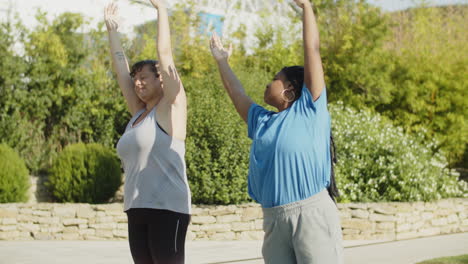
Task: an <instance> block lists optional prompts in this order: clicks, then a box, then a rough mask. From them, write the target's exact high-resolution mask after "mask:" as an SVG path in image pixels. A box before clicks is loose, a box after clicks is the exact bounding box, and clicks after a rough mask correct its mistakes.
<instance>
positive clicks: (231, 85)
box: [210, 33, 253, 122]
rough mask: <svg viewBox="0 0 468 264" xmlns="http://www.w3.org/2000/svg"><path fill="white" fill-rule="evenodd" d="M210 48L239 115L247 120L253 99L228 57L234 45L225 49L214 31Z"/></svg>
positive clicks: (225, 87)
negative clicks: (230, 64) (233, 69)
mask: <svg viewBox="0 0 468 264" xmlns="http://www.w3.org/2000/svg"><path fill="white" fill-rule="evenodd" d="M210 48H211V54H212V55H213V57H214V59H215V60H216V63H217V65H218V69H219V73H220V74H221V79H222V81H223V85H224V89H226V91H227V93H228V95H229V97H230V98H231V100H232V102H233V103H234V106H235V107H236V110H237V112H238V113H239V115H240V116H241V117H242V119H244V121H245V122H247V118H248V113H249V108H250V106H251V105H252V103H253V101H252V99H250V97H248V96H247V95H246V94H245V91H244V87H242V84H241V83H240V81H239V79H237V77H236V75H235V74H234V72H233V71H232V69H231V67H230V66H229V62H228V59H229V56H230V55H231V52H232V45H231V46H230V47H229V49H225V48H224V47H223V44H222V43H221V40H220V39H219V37H218V36H217V35H216V33H213V36H212V37H211V40H210Z"/></svg>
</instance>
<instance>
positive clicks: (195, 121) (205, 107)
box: [185, 72, 250, 204]
mask: <svg viewBox="0 0 468 264" xmlns="http://www.w3.org/2000/svg"><path fill="white" fill-rule="evenodd" d="M215 74H217V72H213V74H212V75H211V76H209V77H208V78H206V79H196V80H193V81H191V82H189V83H187V84H186V85H185V86H186V89H187V95H188V100H189V105H192V106H194V105H195V104H196V105H197V106H194V107H188V122H189V123H188V131H187V133H188V137H187V140H186V142H187V153H186V155H185V158H186V162H187V176H188V180H189V183H190V188H191V191H192V201H193V202H194V203H204V204H230V203H240V202H246V201H249V196H248V194H247V172H248V166H249V145H250V140H249V139H248V137H247V128H246V125H245V124H244V121H242V119H241V118H240V117H239V116H238V114H237V112H236V110H235V109H234V107H233V106H232V103H231V102H230V99H229V98H228V97H227V95H226V92H225V91H224V88H223V87H222V84H221V81H220V80H219V78H218V77H217V76H216V75H215Z"/></svg>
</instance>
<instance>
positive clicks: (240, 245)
mask: <svg viewBox="0 0 468 264" xmlns="http://www.w3.org/2000/svg"><path fill="white" fill-rule="evenodd" d="M127 243H128V242H126V241H0V264H54V263H66V264H104V263H105V264H108V263H112V264H128V263H133V262H132V258H131V256H130V252H129V249H128V244H127ZM369 243H371V244H369ZM261 246H262V242H261V241H226V242H220V241H196V242H188V243H187V245H186V248H187V249H186V250H187V253H186V263H187V264H215V263H217V264H220V263H229V264H234V263H237V264H254V263H255V264H259V263H263V260H262V258H261ZM463 254H468V233H461V234H452V235H444V236H435V237H428V238H419V239H411V240H405V241H397V242H385V241H345V263H346V264H367V263H368V264H387V263H388V264H390V263H391V264H413V263H416V262H418V261H422V260H425V259H432V258H436V257H443V256H456V255H463ZM285 264H286V263H285Z"/></svg>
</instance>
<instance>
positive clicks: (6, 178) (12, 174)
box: [0, 144, 29, 203]
mask: <svg viewBox="0 0 468 264" xmlns="http://www.w3.org/2000/svg"><path fill="white" fill-rule="evenodd" d="M28 189H29V172H28V169H27V168H26V165H25V164H24V161H23V160H22V159H21V158H20V156H19V155H18V153H16V152H15V151H14V150H13V149H12V148H10V147H9V146H7V145H5V144H0V203H17V202H26V201H27V200H28Z"/></svg>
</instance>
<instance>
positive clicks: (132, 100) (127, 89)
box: [104, 3, 145, 115]
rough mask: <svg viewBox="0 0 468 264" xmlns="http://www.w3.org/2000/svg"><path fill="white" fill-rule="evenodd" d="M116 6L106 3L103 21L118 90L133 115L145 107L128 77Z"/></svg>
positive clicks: (128, 72)
mask: <svg viewBox="0 0 468 264" xmlns="http://www.w3.org/2000/svg"><path fill="white" fill-rule="evenodd" d="M117 15H118V8H117V5H116V4H115V3H110V4H108V5H107V6H106V7H105V9H104V21H105V22H106V28H107V32H108V34H109V44H110V51H111V56H112V65H113V68H114V71H115V72H116V74H117V81H118V82H119V86H120V90H122V94H123V96H124V97H125V100H126V101H127V106H128V109H129V111H130V113H132V115H134V114H135V113H136V112H137V111H138V110H140V109H142V108H143V107H145V104H144V103H143V102H142V101H141V100H140V99H139V98H138V96H137V95H136V93H135V89H134V84H133V80H132V78H131V77H130V71H129V67H128V61H127V58H126V56H125V53H124V51H123V49H122V44H121V43H120V39H119V33H118V31H117V30H118V28H119V23H118V20H117Z"/></svg>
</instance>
